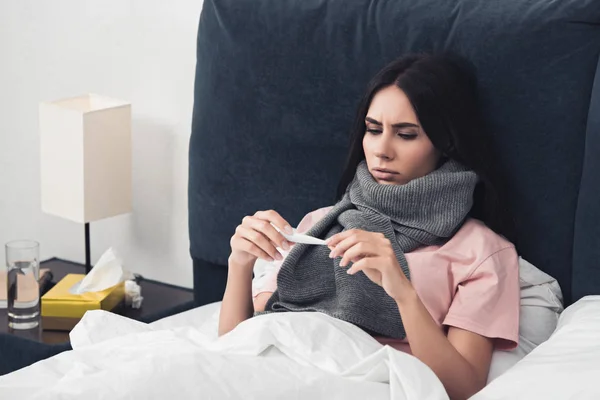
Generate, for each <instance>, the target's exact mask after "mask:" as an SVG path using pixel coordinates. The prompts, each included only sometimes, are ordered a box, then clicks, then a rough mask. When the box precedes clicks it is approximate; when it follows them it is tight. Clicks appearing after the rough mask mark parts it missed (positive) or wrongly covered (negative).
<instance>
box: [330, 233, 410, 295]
mask: <svg viewBox="0 0 600 400" xmlns="http://www.w3.org/2000/svg"><path fill="white" fill-rule="evenodd" d="M327 246H328V247H329V248H330V249H331V254H330V255H329V257H331V258H335V257H342V260H341V261H340V266H341V267H345V266H346V265H348V263H350V262H352V263H353V265H352V267H350V268H349V269H348V270H347V271H346V272H347V273H348V274H350V275H354V274H356V273H357V272H359V271H362V272H364V274H365V275H366V276H367V277H368V278H369V279H370V280H372V281H373V282H375V283H376V284H378V285H379V286H381V287H383V289H384V290H385V291H386V293H387V294H388V295H389V296H390V297H391V298H392V299H394V300H395V301H396V302H401V301H402V300H403V299H404V298H405V297H406V296H407V295H409V294H412V292H413V291H414V290H413V288H412V285H411V284H410V281H409V280H408V279H407V278H406V276H405V275H404V272H402V269H401V268H400V264H399V263H398V260H397V259H396V254H395V253H394V250H393V248H392V244H391V243H390V241H389V240H388V239H387V238H386V237H385V236H384V235H383V233H376V232H369V231H363V230H360V229H351V230H348V231H344V232H340V233H338V234H336V235H333V236H332V237H331V238H329V239H328V240H327Z"/></svg>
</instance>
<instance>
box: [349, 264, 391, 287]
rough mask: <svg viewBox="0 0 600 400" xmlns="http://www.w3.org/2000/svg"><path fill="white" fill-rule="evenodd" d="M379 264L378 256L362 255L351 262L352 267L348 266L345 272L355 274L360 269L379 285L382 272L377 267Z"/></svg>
mask: <svg viewBox="0 0 600 400" xmlns="http://www.w3.org/2000/svg"><path fill="white" fill-rule="evenodd" d="M379 265H381V260H380V257H364V258H362V259H360V260H359V261H357V262H356V263H354V264H352V267H350V268H348V269H347V270H346V273H348V274H349V275H355V274H356V273H357V272H360V271H362V272H363V273H364V274H365V275H366V276H367V278H369V279H370V280H371V281H373V282H374V283H376V284H378V285H379V286H381V284H382V278H383V272H381V269H380V268H379V267H378V266H379Z"/></svg>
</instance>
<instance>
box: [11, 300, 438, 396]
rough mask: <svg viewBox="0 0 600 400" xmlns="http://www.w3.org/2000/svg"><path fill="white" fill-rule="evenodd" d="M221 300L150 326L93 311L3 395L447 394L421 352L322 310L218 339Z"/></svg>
mask: <svg viewBox="0 0 600 400" xmlns="http://www.w3.org/2000/svg"><path fill="white" fill-rule="evenodd" d="M218 306H219V304H218V303H215V304H213V305H209V306H205V307H203V308H201V309H196V310H193V311H189V312H186V313H184V314H180V315H177V316H173V317H169V318H167V319H164V320H161V321H157V322H155V323H153V324H151V325H146V324H143V323H140V322H136V321H133V320H129V319H127V318H123V317H120V316H118V315H115V314H111V313H108V312H104V311H92V312H88V313H87V314H86V315H85V317H84V318H83V319H82V321H81V322H80V323H79V324H78V325H77V326H76V328H75V329H74V330H73V331H72V333H71V341H72V345H73V348H74V350H73V351H69V352H65V353H61V354H59V355H57V356H55V357H52V358H50V359H47V360H44V361H40V362H38V363H36V364H34V365H32V366H29V367H27V368H24V369H22V370H20V371H16V372H14V373H12V374H9V375H5V376H3V377H0V398H1V399H5V398H6V399H12V398H19V399H80V398H89V399H91V398H93V399H111V400H116V399H138V398H140V399H141V398H143V399H165V398H169V397H173V396H176V397H177V398H179V399H198V398H202V399H242V398H243V399H281V398H287V399H310V398H315V399H373V400H379V399H414V400H426V399H432V400H433V399H436V400H437V399H447V395H446V393H445V391H444V389H443V386H442V384H441V382H440V381H439V380H438V379H437V377H436V376H435V375H434V374H433V372H432V371H431V370H430V369H429V368H428V367H427V366H425V365H424V364H423V363H421V362H420V361H419V360H418V359H417V358H415V357H413V356H410V355H407V354H404V353H401V352H398V351H396V350H394V349H392V348H390V347H388V346H385V347H384V346H381V345H380V344H379V343H378V342H377V341H376V340H374V339H373V338H372V337H371V336H369V335H368V334H366V333H365V332H363V331H362V330H361V329H359V328H357V327H355V326H354V325H352V324H349V323H346V322H344V321H340V320H337V319H334V318H331V317H328V316H326V315H324V314H319V313H281V314H271V315H263V316H260V317H256V318H251V319H249V320H247V321H245V322H243V323H242V324H240V325H239V326H238V327H237V328H236V329H235V330H234V331H232V332H230V333H229V334H227V335H224V336H222V337H221V338H216V329H214V328H215V326H216V325H214V323H215V322H216V319H217V318H218V316H217V315H218V314H217V311H218Z"/></svg>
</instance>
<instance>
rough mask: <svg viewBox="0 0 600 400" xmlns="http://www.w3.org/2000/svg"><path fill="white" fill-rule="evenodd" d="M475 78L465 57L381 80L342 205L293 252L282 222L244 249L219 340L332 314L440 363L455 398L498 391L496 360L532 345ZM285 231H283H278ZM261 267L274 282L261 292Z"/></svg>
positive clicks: (238, 238) (372, 90) (321, 216)
mask: <svg viewBox="0 0 600 400" xmlns="http://www.w3.org/2000/svg"><path fill="white" fill-rule="evenodd" d="M476 91H477V88H476V83H475V80H474V78H473V74H472V73H471V72H470V70H469V68H467V67H466V64H465V63H464V61H462V60H460V59H458V58H456V57H451V56H447V55H445V56H442V55H440V56H436V55H410V56H406V57H403V58H400V59H398V60H396V61H394V62H392V63H391V64H389V65H388V66H386V67H385V68H384V69H383V70H382V71H380V72H379V73H378V74H377V75H376V76H375V77H374V78H373V80H372V81H371V83H370V84H369V86H368V90H367V92H366V95H365V97H364V98H363V100H362V102H361V104H360V107H359V110H358V115H357V121H356V124H355V129H354V133H353V136H352V141H351V145H350V153H349V156H348V161H347V166H346V169H345V172H344V174H343V176H342V179H341V182H340V186H339V189H338V195H339V199H338V202H337V203H336V204H335V205H334V206H332V207H326V208H322V209H319V210H316V211H313V212H311V213H309V214H308V215H307V216H306V217H305V218H304V219H303V220H302V221H301V222H300V225H299V226H298V231H300V232H306V233H308V234H310V235H312V236H315V237H320V238H322V239H326V240H327V244H328V247H327V248H326V247H324V246H310V245H303V244H294V243H290V242H287V241H286V240H285V238H284V237H283V235H281V234H280V233H279V232H278V231H277V230H276V229H275V228H274V226H276V227H278V228H279V229H280V230H287V231H290V230H291V227H290V225H289V224H288V222H287V221H286V220H285V219H284V218H282V216H280V215H279V214H278V213H277V212H275V211H273V210H270V211H259V212H257V213H256V214H254V215H253V216H247V217H245V218H244V219H243V220H242V223H241V224H240V225H239V226H238V227H237V228H236V231H235V234H234V235H233V237H232V238H231V242H230V243H231V255H230V257H229V260H228V262H229V272H228V280H227V288H226V290H225V294H224V297H223V304H222V308H221V314H220V321H219V334H220V335H223V334H225V333H227V332H229V331H231V330H232V329H234V328H235V327H236V326H237V325H238V324H239V323H240V322H242V321H244V320H246V319H248V318H251V317H252V316H253V315H254V314H255V313H257V312H258V313H263V312H282V311H318V312H324V313H327V314H329V315H331V316H333V317H336V318H340V319H343V320H346V321H348V322H351V323H354V324H355V325H357V326H359V327H361V328H362V329H364V330H365V331H367V332H368V333H370V334H372V335H373V336H374V337H375V338H376V339H377V340H379V341H380V342H381V343H382V344H389V345H391V346H393V347H395V348H396V349H398V350H401V351H407V352H410V353H412V354H413V355H414V356H415V357H417V358H419V359H420V360H421V361H423V362H424V363H425V364H427V365H428V366H429V367H430V368H431V369H432V370H433V371H434V372H435V373H436V375H437V376H438V378H439V379H440V380H441V381H442V383H443V384H444V386H445V388H446V390H447V392H448V394H449V396H450V397H451V398H453V399H465V398H468V397H470V396H471V395H472V394H474V393H476V392H477V391H479V390H480V389H481V388H483V387H484V386H485V384H486V381H487V375H488V370H489V367H490V362H491V357H492V351H493V350H494V349H495V348H500V349H510V348H514V347H515V346H516V344H517V340H518V323H519V298H520V293H519V277H518V261H517V253H516V250H515V246H514V245H513V244H512V243H511V241H510V240H511V238H512V223H511V221H512V220H511V217H510V215H509V213H508V211H507V207H506V203H505V202H504V201H503V198H502V195H503V194H504V193H503V192H502V190H501V187H500V185H501V180H500V178H499V176H500V174H499V173H498V166H497V164H496V163H495V159H494V156H493V154H492V151H491V146H490V145H489V144H488V141H487V138H486V136H485V132H484V130H483V128H482V124H481V122H480V119H479V110H478V104H477V96H476ZM273 225H274V226H273ZM257 259H262V260H265V261H269V262H271V264H270V266H271V268H270V271H269V272H268V273H267V274H265V275H264V276H257V277H256V278H255V280H254V282H253V281H252V275H253V268H254V265H255V262H256V261H257Z"/></svg>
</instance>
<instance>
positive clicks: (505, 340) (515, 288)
mask: <svg viewBox="0 0 600 400" xmlns="http://www.w3.org/2000/svg"><path fill="white" fill-rule="evenodd" d="M519 308H520V286H519V262H518V256H517V252H516V250H515V249H514V247H507V248H504V249H502V250H500V251H497V252H495V253H493V254H492V255H490V256H489V257H488V258H486V259H485V260H484V261H483V262H482V263H481V264H479V266H477V267H476V268H475V269H474V270H473V272H472V273H471V274H470V275H469V276H468V277H467V278H466V279H465V280H464V281H463V282H461V283H460V284H459V285H458V289H457V292H456V294H455V295H454V298H453V300H452V303H451V304H450V309H449V311H448V314H447V315H446V318H445V319H444V322H443V325H446V326H454V327H457V328H460V329H464V330H467V331H470V332H474V333H477V334H479V335H482V336H485V337H488V338H490V339H494V341H495V348H497V349H502V350H510V349H513V348H515V347H516V346H517V344H518V341H519Z"/></svg>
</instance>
